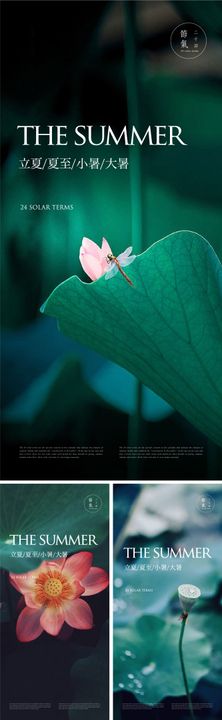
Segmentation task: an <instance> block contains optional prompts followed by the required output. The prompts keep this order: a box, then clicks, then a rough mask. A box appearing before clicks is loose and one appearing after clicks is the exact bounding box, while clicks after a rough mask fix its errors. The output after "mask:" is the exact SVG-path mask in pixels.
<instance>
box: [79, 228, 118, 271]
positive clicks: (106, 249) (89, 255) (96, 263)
mask: <svg viewBox="0 0 222 720" xmlns="http://www.w3.org/2000/svg"><path fill="white" fill-rule="evenodd" d="M107 255H112V250H111V248H110V246H109V243H108V242H107V240H105V238H103V240H102V247H101V248H100V247H99V246H98V245H97V244H96V243H95V242H93V240H89V238H86V237H84V238H83V239H82V245H81V248H80V251H79V259H80V262H81V265H82V267H83V270H84V271H85V273H86V274H87V275H88V276H89V277H90V278H91V280H98V278H99V277H101V275H104V273H105V272H106V271H107V270H108V267H109V265H108V262H107Z"/></svg>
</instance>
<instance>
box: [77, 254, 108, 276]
mask: <svg viewBox="0 0 222 720" xmlns="http://www.w3.org/2000/svg"><path fill="white" fill-rule="evenodd" d="M79 259H80V262H81V265H82V267H83V270H84V272H85V273H86V275H88V276H89V277H90V279H91V280H98V278H99V277H101V275H103V266H102V262H100V260H98V259H97V258H96V257H94V256H93V255H90V254H89V253H86V252H85V251H84V250H82V248H80V253H79Z"/></svg>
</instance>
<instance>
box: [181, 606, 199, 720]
mask: <svg viewBox="0 0 222 720" xmlns="http://www.w3.org/2000/svg"><path fill="white" fill-rule="evenodd" d="M186 621H187V615H186V616H185V617H182V621H181V631H180V639H179V656H180V663H181V670H182V675H183V681H184V687H185V691H186V695H187V700H188V705H189V711H190V716H191V718H192V720H195V715H194V712H193V706H192V700H191V695H190V692H189V687H188V682H187V676H186V670H185V664H184V659H183V635H184V630H185V625H186Z"/></svg>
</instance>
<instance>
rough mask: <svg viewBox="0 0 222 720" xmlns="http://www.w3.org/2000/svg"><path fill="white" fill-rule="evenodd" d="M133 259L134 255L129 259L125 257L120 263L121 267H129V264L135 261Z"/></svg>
mask: <svg viewBox="0 0 222 720" xmlns="http://www.w3.org/2000/svg"><path fill="white" fill-rule="evenodd" d="M135 258H136V255H130V257H125V258H124V259H123V260H122V262H120V265H122V267H126V266H127V265H131V263H132V262H133V261H134V260H135ZM118 260H119V258H118Z"/></svg>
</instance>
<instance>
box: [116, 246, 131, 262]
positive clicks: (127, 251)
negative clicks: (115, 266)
mask: <svg viewBox="0 0 222 720" xmlns="http://www.w3.org/2000/svg"><path fill="white" fill-rule="evenodd" d="M132 249H133V248H132V247H128V248H126V250H124V252H123V253H120V255H118V257H117V260H119V263H120V265H122V263H123V260H124V259H125V258H127V257H128V255H130V253H131V252H132Z"/></svg>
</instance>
